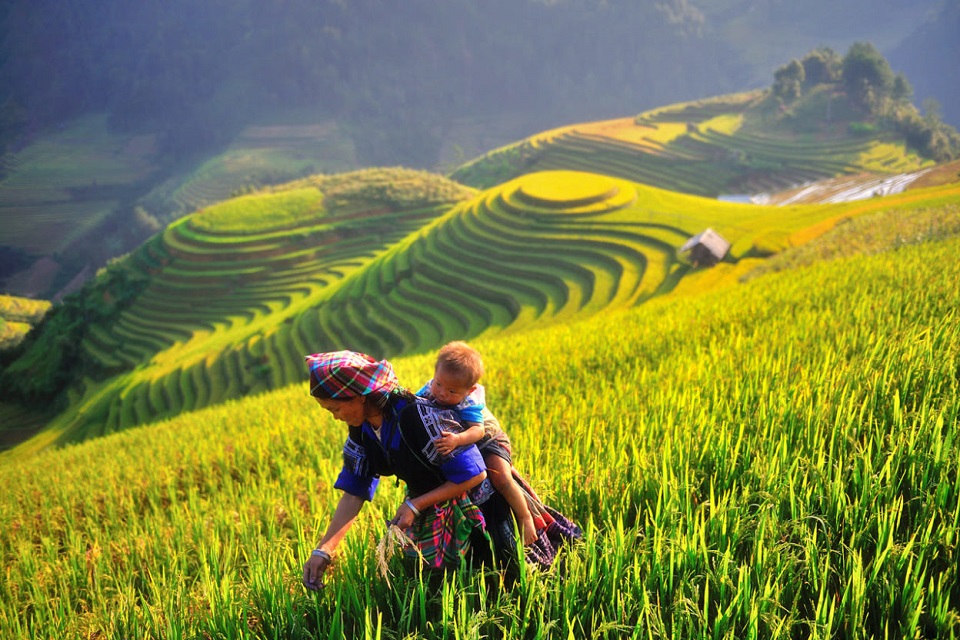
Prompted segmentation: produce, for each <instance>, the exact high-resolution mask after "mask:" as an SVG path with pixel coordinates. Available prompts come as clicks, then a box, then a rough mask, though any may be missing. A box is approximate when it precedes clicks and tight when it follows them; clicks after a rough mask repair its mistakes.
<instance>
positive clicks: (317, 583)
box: [303, 555, 333, 591]
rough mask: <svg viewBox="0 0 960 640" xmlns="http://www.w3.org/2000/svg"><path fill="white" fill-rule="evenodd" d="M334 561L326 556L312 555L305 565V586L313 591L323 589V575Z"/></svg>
mask: <svg viewBox="0 0 960 640" xmlns="http://www.w3.org/2000/svg"><path fill="white" fill-rule="evenodd" d="M331 564H333V563H332V561H331V560H330V559H329V558H327V557H324V556H318V555H312V556H310V558H309V559H308V560H307V561H306V562H305V563H304V564H303V586H305V587H306V588H307V589H310V590H311V591H319V590H320V589H323V587H324V584H323V574H324V573H325V572H326V571H327V567H329V566H330V565H331Z"/></svg>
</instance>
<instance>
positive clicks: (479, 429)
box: [434, 422, 483, 456]
mask: <svg viewBox="0 0 960 640" xmlns="http://www.w3.org/2000/svg"><path fill="white" fill-rule="evenodd" d="M463 426H464V427H466V429H464V430H463V431H461V432H460V433H454V432H452V431H441V432H440V437H438V438H437V439H436V440H434V444H435V445H436V447H437V451H439V452H440V453H441V454H442V455H445V456H446V455H449V454H450V452H451V451H453V450H454V449H456V448H457V447H463V446H466V445H468V444H474V443H476V442H479V441H480V440H481V439H482V438H483V425H482V424H480V423H479V422H464V423H463Z"/></svg>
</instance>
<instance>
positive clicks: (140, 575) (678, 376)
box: [0, 188, 960, 640]
mask: <svg viewBox="0 0 960 640" xmlns="http://www.w3.org/2000/svg"><path fill="white" fill-rule="evenodd" d="M527 195H528V196H530V197H540V198H541V199H543V194H542V193H541V192H540V190H539V189H538V188H532V189H530V190H527ZM587 195H588V196H589V195H591V194H587ZM592 195H596V194H595V193H594V194H592ZM547 200H549V198H547ZM584 206H589V203H587V204H585V205H584ZM954 206H955V205H954ZM905 215H907V214H905ZM860 231H861V232H865V230H864V229H861V230H860ZM833 242H836V240H834V241H833ZM840 244H842V243H840ZM787 253H789V252H787ZM958 254H960V238H958V237H957V236H956V235H955V233H953V232H950V231H945V232H944V233H941V234H935V235H933V236H931V237H925V238H922V239H920V240H917V241H916V242H914V243H910V242H904V243H900V244H896V245H895V246H891V247H888V249H887V250H885V251H881V252H877V253H873V254H872V255H865V254H863V253H862V252H859V250H858V249H852V250H849V251H846V252H845V251H842V250H841V251H838V252H836V253H835V254H834V255H833V256H831V257H829V259H820V260H813V261H809V260H805V259H800V260H798V262H797V263H796V264H795V265H794V266H793V268H788V269H784V270H782V271H779V272H775V273H767V274H765V275H761V276H759V277H756V278H754V279H751V280H749V281H748V282H746V283H745V284H742V285H733V284H730V285H729V286H723V287H716V288H707V289H701V290H700V291H694V290H689V289H688V290H686V291H685V294H684V295H682V296H681V295H676V296H668V297H662V298H660V299H656V300H652V301H648V302H647V303H645V304H644V305H642V306H640V307H636V308H633V309H624V310H617V311H613V310H611V311H609V312H607V313H603V314H597V315H594V316H593V317H590V318H587V319H581V320H577V319H573V320H571V321H569V322H562V323H555V324H553V325H551V326H549V327H546V328H542V329H537V330H531V331H525V332H516V333H508V334H505V335H503V336H502V337H494V336H490V337H486V338H479V339H477V340H476V341H475V342H474V344H475V346H477V347H478V348H479V349H480V351H481V352H482V353H483V354H484V356H485V360H486V363H487V368H488V372H487V376H486V378H485V380H484V381H485V383H486V386H487V391H488V400H489V402H490V405H491V407H492V408H493V409H494V410H495V411H496V412H497V413H498V415H499V416H500V417H501V419H502V420H503V422H504V424H505V425H506V427H507V429H508V430H509V432H510V434H511V436H512V439H513V440H514V443H515V445H516V451H517V456H516V462H517V466H518V467H519V468H520V469H521V470H522V471H523V472H524V473H526V474H528V475H529V476H530V477H531V478H532V479H533V484H534V487H535V488H536V490H537V491H538V492H539V493H540V494H541V495H542V496H545V497H546V499H547V500H548V502H550V503H551V504H553V505H554V506H556V507H557V508H559V509H560V510H561V511H563V512H564V513H566V514H568V515H570V516H571V517H572V518H573V519H575V520H576V521H577V522H578V523H579V524H580V525H581V526H582V527H583V529H584V531H585V538H584V540H583V542H582V544H579V545H577V546H575V547H572V548H569V549H567V550H566V552H565V553H564V556H563V559H562V562H561V563H560V564H559V565H558V566H557V567H555V569H553V570H551V571H549V572H545V573H540V572H537V571H535V570H527V571H525V572H524V573H523V574H522V576H521V578H520V580H519V582H518V583H517V584H515V585H514V586H512V587H511V588H505V587H503V586H502V585H501V584H500V583H499V582H498V580H497V577H496V576H495V575H488V576H483V575H480V574H476V573H454V574H451V575H448V576H446V577H445V578H443V579H442V580H439V581H433V582H432V581H429V580H425V579H422V578H420V577H418V576H406V577H404V576H401V575H399V574H397V573H395V574H394V575H393V577H392V579H391V580H390V582H389V584H388V582H387V579H386V578H385V577H384V576H383V575H381V574H379V573H378V570H377V565H376V559H375V557H374V555H375V554H374V547H375V545H376V542H377V540H378V539H379V538H380V536H381V535H382V534H383V533H384V525H383V523H384V519H385V517H386V516H387V515H388V514H392V512H393V510H394V508H395V506H396V503H397V502H398V500H399V499H400V493H399V491H400V489H399V488H397V487H395V486H393V483H389V482H387V483H383V484H384V486H383V487H382V488H381V491H380V495H378V496H377V498H376V500H375V501H374V502H373V503H372V504H371V505H369V506H368V507H367V508H366V510H365V511H364V513H362V514H361V517H360V519H359V521H358V523H357V525H356V526H355V527H354V529H353V530H352V531H351V533H350V534H349V536H348V538H347V540H346V542H345V544H344V545H343V546H342V547H341V550H342V555H340V556H339V557H338V560H337V563H336V567H335V572H334V574H333V576H332V579H331V583H330V585H329V586H328V588H327V589H326V590H325V591H324V592H322V593H320V594H319V595H315V594H312V593H308V592H306V591H305V590H304V589H303V587H302V586H301V585H300V583H299V574H300V566H301V564H302V562H303V560H304V559H305V557H306V555H307V554H308V552H309V550H310V549H311V548H312V546H313V545H314V544H315V541H316V540H317V538H318V536H319V534H320V531H321V530H322V528H323V527H324V526H325V524H326V521H327V519H328V518H329V516H330V513H331V510H332V509H333V507H334V506H335V504H336V496H335V495H333V491H332V489H331V486H332V484H333V481H334V479H335V477H336V474H337V472H338V470H339V458H340V454H339V450H340V446H341V444H342V440H343V438H344V435H345V433H344V429H343V427H342V426H341V425H339V424H336V423H333V422H331V421H330V420H329V419H328V417H327V416H326V414H325V413H323V412H321V411H319V410H318V409H317V407H316V404H315V403H314V402H313V401H312V400H311V399H310V398H309V397H308V395H307V391H306V387H305V385H304V383H303V382H302V381H300V382H298V383H295V384H293V385H291V386H289V387H285V388H282V389H278V390H275V391H272V392H269V393H264V394H259V395H254V396H251V397H248V398H244V399H242V400H234V401H230V402H228V403H225V404H223V405H221V406H217V407H210V408H207V409H203V410H201V411H196V412H191V413H186V414H183V415H180V416H177V417H175V418H172V419H169V420H166V421H163V422H160V423H157V424H152V425H148V426H143V427H138V428H133V429H129V430H126V431H124V432H122V433H117V434H112V435H108V436H106V437H103V438H98V439H94V440H90V441H88V442H85V443H82V444H78V445H73V446H69V447H66V448H63V449H60V450H48V451H45V452H42V453H39V454H37V455H35V456H19V457H11V456H5V457H3V458H0V484H2V485H3V486H4V487H5V490H4V492H3V493H2V494H0V554H2V557H3V566H4V576H3V579H2V580H0V637H4V638H8V637H9V638H34V637H44V638H246V637H250V638H253V637H257V638H397V639H400V638H414V637H416V638H430V639H433V638H437V639H439V638H458V639H459V638H463V639H467V638H668V637H669V638H704V639H706V638H710V639H715V638H730V639H737V640H740V639H742V638H798V637H802V638H881V637H887V638H894V637H895V638H921V637H922V638H956V637H958V636H960V575H958V564H960V556H958V532H960V475H958V451H960V447H958V438H960V429H958V425H960V317H958V309H960V304H958V302H960V300H958V298H960V294H958V289H957V282H958V281H960V264H958V261H957V260H956V256H957V255H958ZM784 255H787V254H784ZM315 344H317V342H315V341H313V340H307V341H306V344H304V345H303V347H304V348H307V349H309V348H311V347H312V346H313V345H315ZM431 362H432V353H424V354H423V355H420V356H414V357H405V358H398V359H396V365H397V369H398V373H399V375H400V377H401V380H403V381H404V382H405V383H406V384H408V385H409V386H415V385H419V384H421V383H422V382H423V380H424V379H425V378H427V377H428V376H429V375H430V373H431Z"/></svg>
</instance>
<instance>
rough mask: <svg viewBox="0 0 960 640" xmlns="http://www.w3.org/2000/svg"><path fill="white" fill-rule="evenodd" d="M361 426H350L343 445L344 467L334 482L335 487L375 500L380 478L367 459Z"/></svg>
mask: <svg viewBox="0 0 960 640" xmlns="http://www.w3.org/2000/svg"><path fill="white" fill-rule="evenodd" d="M360 433H361V431H360V428H359V427H350V435H349V436H348V437H347V441H346V442H345V443H344V445H343V468H342V469H340V475H339V476H337V481H336V482H335V483H334V485H333V486H334V488H335V489H340V490H341V491H344V492H346V493H349V494H350V495H352V496H357V497H358V498H363V499H364V500H367V501H370V500H373V494H374V493H375V492H376V490H377V485H378V484H379V483H380V478H379V477H378V476H377V475H375V474H373V473H372V472H371V471H370V463H369V460H368V459H367V450H366V449H365V448H364V446H363V444H362V443H363V438H362V436H361V435H360Z"/></svg>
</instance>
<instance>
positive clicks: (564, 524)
mask: <svg viewBox="0 0 960 640" xmlns="http://www.w3.org/2000/svg"><path fill="white" fill-rule="evenodd" d="M306 360H307V366H308V368H309V370H310V394H311V395H312V396H313V397H314V398H315V399H316V401H317V402H318V403H319V404H320V406H322V407H323V408H324V409H326V410H327V411H329V412H330V413H331V414H332V415H333V417H334V418H336V419H337V420H340V421H342V422H345V423H346V424H347V425H348V428H349V429H348V436H347V441H346V443H345V444H344V447H343V468H342V469H341V471H340V475H339V477H338V478H337V481H336V483H335V484H334V486H335V487H336V488H337V489H340V490H341V491H343V495H342V496H341V498H340V501H339V503H338V504H337V508H336V510H335V511H334V514H333V517H332V518H331V520H330V524H329V525H328V527H327V531H326V533H325V534H324V535H323V538H321V540H320V543H319V544H318V545H317V548H316V549H314V551H313V553H312V554H311V556H310V558H309V559H308V560H307V562H306V563H305V564H304V566H303V583H304V585H305V586H307V587H308V588H310V589H319V588H321V587H322V586H323V580H322V579H323V574H324V572H325V571H326V570H327V568H328V567H329V566H330V564H331V563H332V561H333V554H334V552H335V550H336V548H337V546H338V545H339V544H340V541H341V540H343V537H344V536H345V535H346V533H347V531H349V530H350V527H351V526H352V525H353V522H354V521H355V520H356V517H357V515H359V513H360V509H361V508H362V507H363V503H364V502H365V501H367V500H371V499H372V498H373V494H374V492H375V491H376V487H377V483H378V482H379V477H380V476H383V475H395V476H397V477H398V478H399V479H401V480H403V481H404V482H405V483H406V485H407V497H406V499H405V500H404V501H403V503H402V504H401V505H400V506H399V507H398V508H397V512H396V515H395V516H394V517H393V519H392V520H391V521H390V523H391V524H395V525H397V526H398V527H399V528H400V529H402V530H404V532H405V533H406V534H407V535H408V536H409V537H410V539H411V540H412V541H413V543H414V545H416V549H415V550H414V551H413V553H415V554H416V555H417V556H419V557H420V558H421V559H422V561H423V562H424V564H425V565H426V566H427V567H431V568H438V569H439V568H442V567H452V566H457V565H458V564H459V563H460V562H461V561H463V559H464V558H466V557H467V556H468V555H469V558H470V559H471V560H473V561H478V562H490V561H492V560H493V555H492V553H491V545H490V541H491V539H492V542H493V548H492V552H493V553H495V554H496V557H497V560H498V563H500V564H505V563H509V562H511V560H512V559H513V558H515V550H516V540H515V538H514V536H513V523H512V519H511V510H510V507H509V505H507V504H506V501H505V500H504V499H503V498H502V496H500V495H499V494H497V493H496V492H494V491H493V487H492V485H491V484H490V482H489V481H487V480H486V470H485V467H484V464H483V458H482V456H481V455H480V452H479V451H478V450H477V448H476V446H474V445H470V446H468V447H461V448H459V449H457V450H455V451H452V452H451V453H450V454H449V455H443V454H441V453H440V452H439V451H437V448H436V447H435V446H434V440H435V439H436V438H438V437H439V436H440V434H441V432H443V431H450V430H451V429H454V430H458V429H459V428H460V427H459V425H458V424H456V423H455V419H454V414H453V413H452V412H451V411H449V410H443V409H440V408H438V407H435V406H432V405H430V404H429V403H427V402H426V401H424V400H423V399H418V398H417V397H416V396H414V395H413V394H412V393H411V392H410V391H408V390H407V389H405V388H403V387H402V386H401V385H400V383H399V382H398V381H397V378H396V375H395V374H394V371H393V367H392V366H391V365H390V363H389V362H387V361H385V360H381V361H379V362H378V361H376V360H375V359H373V358H371V357H370V356H368V355H365V354H362V353H357V352H354V351H335V352H331V353H319V354H314V355H311V356H307V357H306ZM531 493H532V492H531ZM478 505H479V506H478ZM541 507H542V505H541ZM549 514H550V516H551V517H548V519H547V520H548V521H549V526H548V527H545V528H544V529H543V530H541V531H540V532H538V540H537V542H536V543H534V545H532V547H533V548H528V556H529V557H532V559H534V560H536V561H538V562H540V563H542V564H549V562H551V561H552V560H553V556H554V553H555V545H556V544H558V543H559V542H561V541H562V540H563V539H567V538H579V537H580V530H579V529H578V528H577V527H576V526H575V525H573V524H572V523H570V522H569V521H567V520H566V519H565V518H563V516H560V515H559V514H557V513H556V512H555V511H553V510H549ZM488 532H489V533H488ZM491 534H492V535H491Z"/></svg>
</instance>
